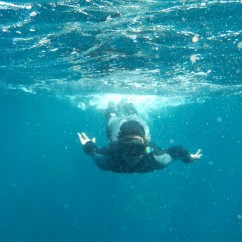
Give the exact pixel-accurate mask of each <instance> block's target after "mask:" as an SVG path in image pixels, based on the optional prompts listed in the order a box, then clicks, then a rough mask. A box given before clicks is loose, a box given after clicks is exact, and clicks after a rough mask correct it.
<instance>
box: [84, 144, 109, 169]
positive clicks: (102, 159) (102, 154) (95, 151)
mask: <svg viewBox="0 0 242 242" xmlns="http://www.w3.org/2000/svg"><path fill="white" fill-rule="evenodd" d="M83 149H84V152H85V153H86V154H87V155H90V156H91V157H92V158H93V160H94V162H95V164H96V165H97V166H98V167H99V168H101V169H102V170H109V165H108V158H109V155H110V151H109V149H108V148H99V147H98V146H97V145H96V144H95V143H94V142H92V141H88V142H87V143H86V144H85V145H84V146H83Z"/></svg>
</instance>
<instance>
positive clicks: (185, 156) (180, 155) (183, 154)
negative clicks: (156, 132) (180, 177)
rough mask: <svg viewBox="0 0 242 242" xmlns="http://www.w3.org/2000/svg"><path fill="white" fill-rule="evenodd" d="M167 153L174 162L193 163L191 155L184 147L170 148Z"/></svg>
mask: <svg viewBox="0 0 242 242" xmlns="http://www.w3.org/2000/svg"><path fill="white" fill-rule="evenodd" d="M166 153H167V154H169V155H170V156H171V158H172V159H173V160H181V161H183V162H184V163H190V162H192V158H191V156H190V153H189V152H188V151H187V150H186V149H185V148H184V147H182V146H174V147H170V148H168V149H167V150H166Z"/></svg>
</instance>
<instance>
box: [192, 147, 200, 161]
mask: <svg viewBox="0 0 242 242" xmlns="http://www.w3.org/2000/svg"><path fill="white" fill-rule="evenodd" d="M201 152H202V150H201V149H198V150H197V152H196V153H195V154H190V156H191V158H192V160H193V161H195V160H199V159H201V157H202V153H201Z"/></svg>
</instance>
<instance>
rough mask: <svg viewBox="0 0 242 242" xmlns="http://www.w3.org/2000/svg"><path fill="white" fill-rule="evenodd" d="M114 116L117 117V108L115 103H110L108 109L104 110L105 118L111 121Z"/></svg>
mask: <svg viewBox="0 0 242 242" xmlns="http://www.w3.org/2000/svg"><path fill="white" fill-rule="evenodd" d="M113 116H117V107H116V104H115V102H113V101H109V102H108V106H107V108H106V109H105V110H104V117H105V119H106V120H107V121H109V120H110V118H111V117H113Z"/></svg>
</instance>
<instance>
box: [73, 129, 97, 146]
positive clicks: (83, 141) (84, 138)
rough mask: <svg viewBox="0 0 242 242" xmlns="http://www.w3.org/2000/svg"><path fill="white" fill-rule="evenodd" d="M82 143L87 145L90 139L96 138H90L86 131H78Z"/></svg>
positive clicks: (93, 140)
mask: <svg viewBox="0 0 242 242" xmlns="http://www.w3.org/2000/svg"><path fill="white" fill-rule="evenodd" d="M77 135H78V137H79V139H80V142H81V144H82V145H85V144H86V143H87V142H88V141H92V142H94V143H95V142H96V138H92V139H89V138H88V137H87V135H86V134H85V133H83V132H82V133H77Z"/></svg>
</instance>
